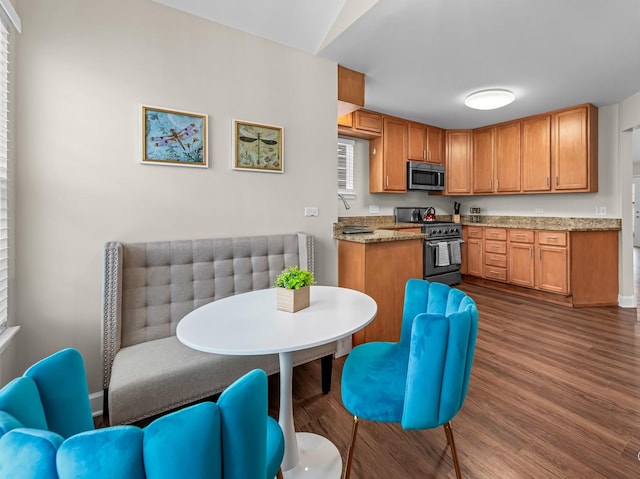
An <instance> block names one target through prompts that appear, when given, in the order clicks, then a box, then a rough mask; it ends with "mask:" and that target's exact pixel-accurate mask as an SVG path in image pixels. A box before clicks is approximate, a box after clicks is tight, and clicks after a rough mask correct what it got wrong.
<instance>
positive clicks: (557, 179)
mask: <svg viewBox="0 0 640 479" xmlns="http://www.w3.org/2000/svg"><path fill="white" fill-rule="evenodd" d="M556 186H558V177H557V176H556Z"/></svg>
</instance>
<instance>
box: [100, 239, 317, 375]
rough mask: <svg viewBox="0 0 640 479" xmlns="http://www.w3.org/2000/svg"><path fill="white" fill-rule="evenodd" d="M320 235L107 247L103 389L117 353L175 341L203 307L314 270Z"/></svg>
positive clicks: (132, 244)
mask: <svg viewBox="0 0 640 479" xmlns="http://www.w3.org/2000/svg"><path fill="white" fill-rule="evenodd" d="M313 246H314V244H313V236H311V235H307V234H305V233H292V234H282V235H268V236H267V235H265V236H248V237H238V238H213V239H199V240H183V241H157V242H148V243H128V244H127V243H118V242H109V243H107V244H105V247H104V270H103V348H104V351H103V359H104V387H105V388H106V387H107V385H108V383H109V378H110V374H111V364H112V363H113V357H114V356H115V354H116V352H117V351H118V350H119V349H120V348H121V347H125V346H130V345H134V344H138V343H141V342H144V341H151V340H154V339H160V338H164V337H167V336H171V335H174V334H175V332H176V327H177V325H178V322H179V321H180V320H181V319H182V318H183V317H184V316H185V315H186V314H187V313H189V312H190V311H193V310H194V309H196V308H198V307H199V306H202V305H203V304H206V303H209V302H211V301H215V300H217V299H221V298H224V297H227V296H231V295H233V294H237V293H243V292H247V291H253V290H258V289H265V288H269V287H271V286H273V284H274V281H275V279H276V276H277V275H278V274H279V273H280V272H281V271H282V270H283V269H285V268H288V267H290V266H295V265H298V266H300V267H301V268H305V269H308V270H310V271H313V267H314V255H313Z"/></svg>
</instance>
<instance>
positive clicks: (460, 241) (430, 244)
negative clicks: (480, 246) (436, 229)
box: [425, 239, 465, 246]
mask: <svg viewBox="0 0 640 479" xmlns="http://www.w3.org/2000/svg"><path fill="white" fill-rule="evenodd" d="M450 241H457V242H458V243H460V244H462V243H464V242H465V241H464V240H461V239H450V240H442V243H449V242H450ZM425 243H427V246H438V243H431V242H429V241H425Z"/></svg>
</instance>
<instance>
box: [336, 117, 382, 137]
mask: <svg viewBox="0 0 640 479" xmlns="http://www.w3.org/2000/svg"><path fill="white" fill-rule="evenodd" d="M381 134H382V115H381V114H380V113H376V112H373V111H368V110H357V111H354V112H351V113H348V114H346V115H343V116H339V117H338V135H342V136H350V137H356V138H362V139H365V140H370V139H372V138H377V137H379V136H380V135H381Z"/></svg>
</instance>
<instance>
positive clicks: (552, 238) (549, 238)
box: [537, 231, 567, 246]
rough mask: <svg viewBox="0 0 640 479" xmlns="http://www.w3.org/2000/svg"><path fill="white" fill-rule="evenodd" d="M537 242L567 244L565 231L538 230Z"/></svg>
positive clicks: (557, 244)
mask: <svg viewBox="0 0 640 479" xmlns="http://www.w3.org/2000/svg"><path fill="white" fill-rule="evenodd" d="M537 233H538V244H552V245H556V246H567V233H564V232H562V231H538V232H537Z"/></svg>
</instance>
